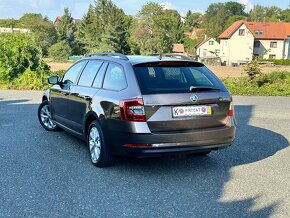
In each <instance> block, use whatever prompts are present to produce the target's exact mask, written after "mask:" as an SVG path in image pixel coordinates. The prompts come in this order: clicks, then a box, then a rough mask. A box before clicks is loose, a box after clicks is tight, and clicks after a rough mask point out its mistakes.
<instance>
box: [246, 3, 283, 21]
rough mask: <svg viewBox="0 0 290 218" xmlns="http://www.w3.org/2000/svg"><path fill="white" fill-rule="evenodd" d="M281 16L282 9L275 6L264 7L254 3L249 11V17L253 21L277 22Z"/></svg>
mask: <svg viewBox="0 0 290 218" xmlns="http://www.w3.org/2000/svg"><path fill="white" fill-rule="evenodd" d="M281 17H283V13H282V9H281V8H278V7H276V6H271V7H264V6H261V5H254V8H253V9H252V10H251V11H250V12H249V18H250V20H251V21H255V22H262V21H264V20H265V21H267V22H278V21H280V19H281Z"/></svg>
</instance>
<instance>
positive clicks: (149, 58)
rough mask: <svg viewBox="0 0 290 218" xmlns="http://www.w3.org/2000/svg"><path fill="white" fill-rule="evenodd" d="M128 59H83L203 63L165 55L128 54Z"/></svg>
mask: <svg viewBox="0 0 290 218" xmlns="http://www.w3.org/2000/svg"><path fill="white" fill-rule="evenodd" d="M126 57H127V59H124V58H122V57H118V56H111V57H109V56H94V55H92V56H89V57H85V58H83V59H81V60H84V59H87V60H90V59H98V60H106V61H113V62H119V63H121V62H123V61H125V62H127V61H128V62H130V63H131V65H133V66H134V65H138V64H144V63H154V62H160V61H162V62H167V61H168V62H174V61H178V62H191V63H196V64H198V65H202V64H201V63H199V62H196V61H194V60H190V59H181V58H174V57H165V56H163V57H162V56H161V59H160V55H154V56H144V55H128V56H126Z"/></svg>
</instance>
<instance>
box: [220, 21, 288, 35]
mask: <svg viewBox="0 0 290 218" xmlns="http://www.w3.org/2000/svg"><path fill="white" fill-rule="evenodd" d="M242 24H245V25H246V27H247V28H248V29H249V31H250V32H251V33H252V34H253V36H254V37H255V38H256V39H286V38H287V37H288V36H290V23H283V22H276V23H274V22H245V21H242V20H240V21H237V22H235V23H233V24H232V25H231V26H230V27H229V28H228V29H226V30H225V31H224V32H223V33H222V34H221V35H220V37H219V38H221V39H229V38H231V36H232V35H233V34H234V33H235V32H236V31H237V29H238V28H240V26H241V25H242Z"/></svg>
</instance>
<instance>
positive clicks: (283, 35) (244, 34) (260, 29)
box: [219, 20, 290, 65]
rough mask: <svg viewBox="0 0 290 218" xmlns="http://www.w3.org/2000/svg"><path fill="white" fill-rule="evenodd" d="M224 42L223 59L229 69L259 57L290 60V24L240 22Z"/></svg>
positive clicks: (232, 28)
mask: <svg viewBox="0 0 290 218" xmlns="http://www.w3.org/2000/svg"><path fill="white" fill-rule="evenodd" d="M219 38H220V39H221V41H220V44H221V54H220V55H221V59H222V62H224V63H225V64H227V65H239V64H243V63H247V62H250V61H252V60H253V59H254V58H255V57H262V58H264V59H290V23H283V22H279V23H278V22H276V23H274V22H247V21H243V20H241V21H237V22H235V23H233V24H232V25H231V26H230V27H229V28H228V29H226V30H225V31H224V32H223V33H222V34H221V35H220V37H219Z"/></svg>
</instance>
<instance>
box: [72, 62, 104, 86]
mask: <svg viewBox="0 0 290 218" xmlns="http://www.w3.org/2000/svg"><path fill="white" fill-rule="evenodd" d="M102 63H103V62H101V61H89V63H88V64H87V66H86V67H85V69H84V70H83V73H82V75H81V77H80V79H79V82H78V85H80V86H91V85H92V83H93V81H94V78H95V76H96V74H97V73H98V71H99V69H100V67H101V66H102Z"/></svg>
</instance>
